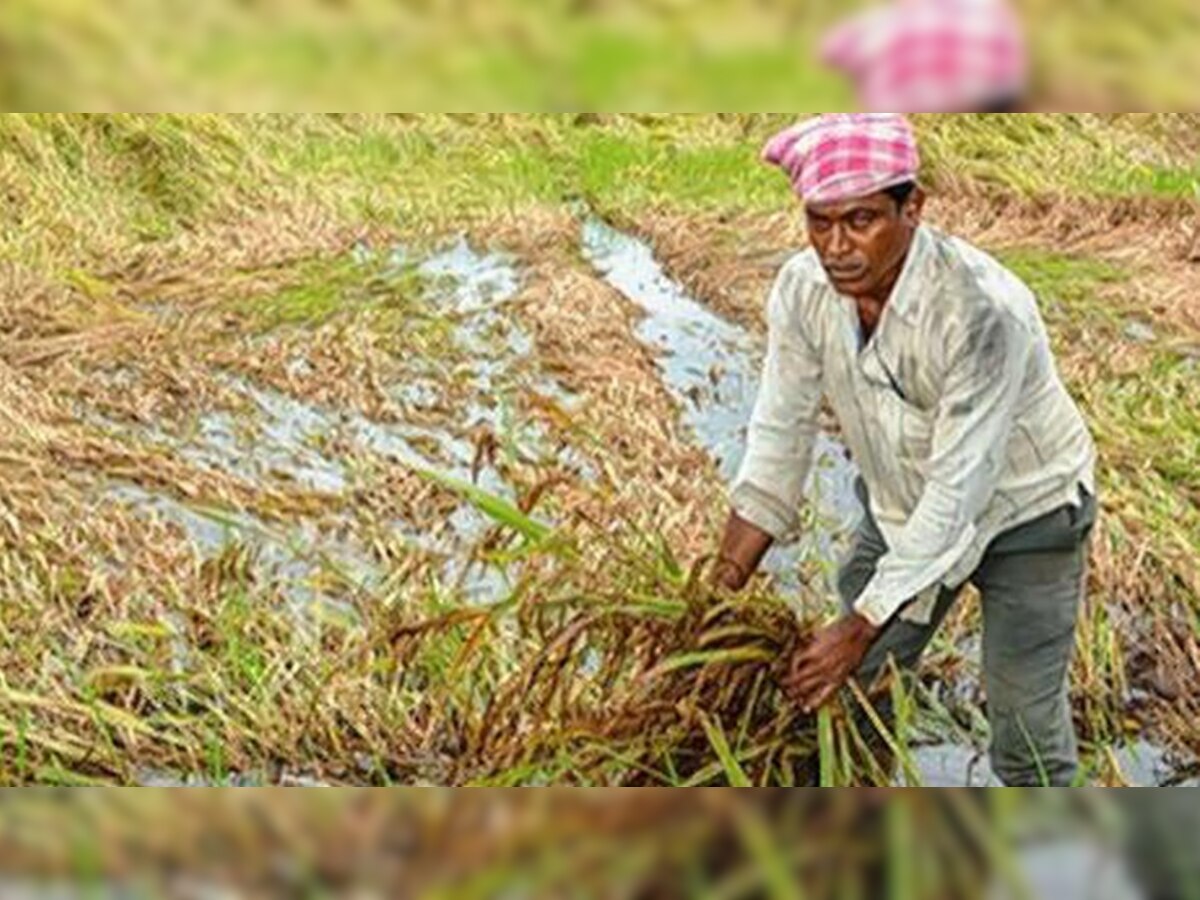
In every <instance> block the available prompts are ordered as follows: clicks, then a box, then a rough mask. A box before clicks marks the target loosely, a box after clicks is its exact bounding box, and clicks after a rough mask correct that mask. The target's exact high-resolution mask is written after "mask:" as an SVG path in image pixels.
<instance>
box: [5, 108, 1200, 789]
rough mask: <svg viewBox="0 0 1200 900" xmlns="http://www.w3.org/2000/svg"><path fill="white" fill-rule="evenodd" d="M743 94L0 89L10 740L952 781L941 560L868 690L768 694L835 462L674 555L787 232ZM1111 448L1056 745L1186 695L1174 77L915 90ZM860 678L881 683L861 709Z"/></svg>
mask: <svg viewBox="0 0 1200 900" xmlns="http://www.w3.org/2000/svg"><path fill="white" fill-rule="evenodd" d="M782 121H784V117H780V116H775V115H761V116H760V115H732V114H728V115H719V116H683V115H655V116H637V115H604V116H549V115H538V116H515V115H513V116H509V115H486V116H408V115H406V116H368V115H346V116H328V117H327V116H249V117H236V116H230V117H223V116H212V115H204V116H133V115H113V116H104V117H83V116H60V115H40V116H16V115H8V116H5V117H3V118H2V119H0V138H2V140H0V172H3V174H4V176H5V178H4V181H5V184H6V185H7V186H8V188H7V193H6V195H5V202H6V204H7V208H8V212H9V214H8V215H7V216H5V217H4V219H3V222H2V223H0V261H2V263H0V265H2V271H3V281H2V282H0V284H3V291H4V301H3V305H0V328H2V329H3V333H4V335H5V340H4V341H3V350H2V352H0V360H2V362H0V417H2V418H3V420H4V428H3V429H0V484H2V485H3V488H2V490H0V534H2V535H3V541H2V543H0V584H2V585H3V591H2V594H0V596H3V601H2V602H3V604H4V607H3V610H4V611H3V615H2V616H0V622H2V624H3V628H2V629H0V740H2V741H3V743H4V750H5V752H4V753H3V754H0V782H3V783H5V784H13V785H17V784H155V785H158V784H220V785H226V784H270V785H274V784H302V785H307V784H330V785H445V786H460V785H483V786H522V785H570V786H580V785H588V786H593V785H594V786H610V785H638V786H661V787H667V786H680V785H746V786H776V785H792V784H822V785H831V786H832V785H877V786H888V785H894V784H927V785H932V784H938V785H942V784H945V785H968V784H986V783H989V779H990V777H991V776H990V774H989V772H988V770H987V766H986V754H985V753H984V748H985V746H986V734H985V730H984V725H983V721H984V720H983V715H982V711H981V710H982V704H983V702H984V700H985V698H983V697H982V696H981V694H980V688H979V679H978V674H979V672H978V668H979V665H978V625H979V623H978V615H977V610H976V609H975V607H974V604H973V603H972V602H970V601H969V600H968V602H965V603H962V604H961V605H960V607H959V609H958V610H957V612H956V613H955V614H954V616H953V617H952V619H951V620H950V621H949V622H948V623H947V625H946V627H945V628H944V629H943V631H942V633H941V635H940V636H939V638H938V640H937V642H936V643H935V645H934V647H933V648H932V650H931V653H930V654H929V656H928V657H927V659H926V662H925V665H924V666H923V667H922V669H921V670H920V672H919V673H917V675H916V676H915V677H907V678H896V679H893V680H892V681H891V682H890V683H889V684H888V685H886V686H884V688H883V689H885V690H888V691H890V692H891V693H892V695H893V697H894V699H895V700H896V701H897V708H898V711H899V716H898V720H897V722H896V724H895V726H894V728H885V729H883V730H884V731H885V732H886V734H885V741H886V743H887V744H888V746H889V748H890V749H891V751H892V755H893V756H894V767H888V766H887V765H886V764H884V763H882V762H881V761H876V760H874V759H873V758H871V757H870V755H869V754H866V753H865V752H864V744H865V743H866V736H864V735H862V734H860V733H858V732H857V730H856V728H855V726H854V724H853V723H854V722H855V719H854V718H853V717H851V716H850V715H848V713H850V712H852V711H853V710H854V709H855V707H856V706H857V705H860V704H862V703H864V702H865V701H866V698H865V697H863V696H861V695H860V696H854V695H849V696H847V698H846V700H845V704H844V706H843V707H841V708H837V709H833V710H831V711H830V712H828V713H824V714H822V715H821V716H820V717H819V718H815V719H809V718H806V717H803V716H800V715H799V714H798V713H797V712H796V711H794V710H792V709H791V708H790V707H789V706H788V705H787V704H786V703H784V702H782V700H781V698H780V695H779V692H778V690H777V688H776V678H777V675H778V672H779V666H780V665H781V662H780V660H781V659H782V658H783V656H784V655H785V654H786V651H787V649H788V647H789V646H790V645H791V644H792V642H794V641H797V640H799V639H801V636H802V634H803V631H804V629H805V628H808V627H811V626H812V625H813V624H815V623H817V622H818V621H820V620H822V619H824V618H825V617H826V616H827V615H829V614H830V612H831V611H832V610H833V609H834V606H833V600H832V592H831V589H830V584H829V578H830V576H831V574H832V572H833V570H834V565H835V560H836V557H837V555H838V552H839V550H840V548H842V547H843V545H844V542H845V540H846V538H847V536H848V534H849V533H850V531H851V529H852V528H853V524H854V521H855V517H856V514H857V510H856V508H855V502H856V501H855V499H854V497H853V495H852V492H851V491H850V490H849V485H850V483H851V481H852V478H853V470H852V468H851V467H850V465H849V464H848V463H847V461H846V459H845V457H844V456H843V455H842V453H841V452H840V445H839V444H838V439H837V433H836V430H835V429H834V428H832V425H831V427H830V428H829V429H828V430H827V432H826V434H824V435H823V437H822V442H821V446H820V461H819V464H818V466H817V469H816V472H815V473H814V477H813V478H812V480H811V483H810V485H809V490H808V494H809V498H810V500H811V503H810V504H809V506H808V510H807V513H806V515H807V517H808V524H809V528H808V529H807V531H806V537H805V539H804V540H802V541H801V542H800V544H799V545H797V546H794V547H788V548H780V549H778V550H776V551H773V554H772V556H771V557H770V558H769V560H768V564H767V566H766V568H765V571H764V572H763V574H762V575H761V577H759V578H758V579H756V581H755V582H754V584H753V585H752V588H751V590H750V591H749V592H748V593H747V594H746V595H745V596H741V597H737V598H733V597H726V596H720V595H714V594H713V593H712V592H711V591H709V590H708V589H707V588H705V587H704V581H703V572H704V570H705V565H706V562H707V557H708V555H709V554H710V553H711V552H712V550H713V546H714V542H715V541H716V539H717V537H718V534H719V527H720V524H721V522H722V520H723V517H724V514H725V511H726V509H725V505H724V494H723V491H724V485H725V482H726V480H727V479H728V478H729V476H730V475H731V473H732V472H733V471H734V469H735V467H736V464H737V460H738V457H739V454H740V452H741V437H742V429H743V428H744V425H745V419H746V416H747V414H748V409H749V404H751V403H752V402H753V398H754V388H755V381H756V377H757V366H758V359H759V355H760V353H761V350H762V346H763V341H764V337H765V331H764V323H763V318H762V309H763V303H764V298H765V291H766V286H767V285H768V284H769V282H770V279H771V278H772V277H773V275H774V272H775V270H776V269H777V268H778V266H779V265H780V264H781V263H782V261H783V259H785V258H786V257H787V255H789V254H790V253H791V252H794V250H795V249H796V248H798V247H799V246H802V244H803V242H804V235H803V233H802V228H801V223H800V220H799V218H798V217H797V216H796V214H795V210H794V208H793V206H792V201H791V200H790V198H789V197H788V195H787V191H786V186H785V185H783V184H781V183H779V180H778V179H777V178H776V177H775V173H771V172H768V171H765V170H764V169H761V168H760V167H759V166H758V165H757V163H756V162H755V156H756V152H757V148H758V146H759V144H760V141H761V139H762V137H764V136H765V135H766V134H767V133H769V131H770V130H771V129H772V128H773V127H776V126H777V125H779V124H780V123H781V122H782ZM918 125H919V128H920V129H921V132H922V137H923V139H924V141H925V146H926V148H927V157H928V161H929V163H928V165H929V171H928V181H929V183H930V186H931V189H932V190H933V192H934V194H935V201H934V203H933V205H932V211H931V217H932V219H933V220H934V221H935V222H936V223H937V224H939V225H941V226H943V227H946V228H949V229H952V230H954V231H955V232H957V233H960V234H962V235H964V236H965V237H967V238H969V239H971V240H974V241H976V242H978V243H979V244H980V245H982V246H983V247H985V248H986V249H988V250H991V251H993V252H996V253H997V254H999V255H1000V256H1001V257H1002V258H1003V259H1004V260H1005V261H1006V262H1008V263H1009V264H1010V265H1011V266H1012V267H1013V268H1014V270H1015V271H1017V272H1018V273H1019V274H1021V275H1022V276H1023V277H1025V278H1026V279H1027V280H1028V281H1029V283H1030V284H1031V285H1032V286H1033V287H1034V288H1035V289H1036V290H1037V292H1038V294H1039V298H1040V301H1041V303H1042V309H1043V313H1044V315H1045V316H1046V319H1047V322H1048V324H1049V326H1050V328H1051V331H1052V334H1053V339H1054V341H1055V344H1056V349H1057V351H1058V354H1059V361H1060V365H1061V366H1062V369H1063V372H1064V375H1065V376H1066V377H1067V379H1068V382H1069V384H1070V387H1071V389H1072V392H1073V393H1074V394H1075V396H1076V397H1077V398H1078V399H1079V400H1080V402H1081V404H1082V405H1083V407H1084V409H1085V411H1086V412H1087V415H1088V417H1089V421H1090V422H1091V424H1092V427H1093V429H1094V431H1095V433H1096V435H1097V439H1098V441H1099V443H1100V446H1101V453H1102V458H1103V462H1102V486H1103V519H1102V523H1101V527H1100V528H1099V535H1098V539H1097V541H1096V545H1095V548H1094V553H1093V560H1092V567H1091V574H1090V580H1091V600H1090V603H1089V606H1088V608H1087V610H1086V614H1085V619H1084V622H1083V625H1082V627H1081V630H1080V637H1079V646H1078V654H1077V659H1076V663H1075V668H1074V672H1073V686H1074V690H1073V696H1074V697H1075V702H1076V714H1077V720H1078V724H1079V728H1080V732H1081V735H1082V737H1083V738H1084V741H1085V745H1086V747H1085V749H1086V761H1087V770H1086V772H1085V779H1086V780H1087V781H1089V782H1093V783H1098V784H1102V785H1112V786H1120V785H1126V784H1175V783H1187V782H1189V781H1190V780H1191V779H1192V778H1194V777H1196V775H1197V754H1198V753H1200V739H1198V738H1197V735H1196V731H1195V728H1194V724H1193V723H1194V721H1195V711H1196V703H1197V702H1198V698H1197V694H1196V691H1195V688H1194V684H1195V683H1196V674H1197V667H1198V666H1200V647H1198V645H1197V635H1196V626H1195V622H1196V614H1197V596H1198V588H1200V577H1198V570H1197V560H1198V559H1200V555H1198V554H1200V482H1198V481H1197V473H1198V472H1200V423H1198V422H1197V419H1196V417H1195V410H1196V409H1198V408H1200V403H1198V401H1200V396H1198V390H1200V389H1198V384H1200V380H1198V379H1197V377H1196V366H1197V365H1200V362H1198V360H1200V307H1197V306H1196V303H1195V297H1196V287H1197V286H1198V285H1200V282H1198V278H1200V275H1198V273H1200V269H1197V267H1196V262H1195V259H1196V254H1197V249H1196V247H1195V241H1196V237H1197V231H1196V228H1197V223H1196V219H1195V213H1194V185H1195V184H1196V179H1197V174H1196V173H1197V171H1200V169H1198V166H1200V157H1198V156H1197V148H1198V147H1200V143H1197V141H1196V135H1197V134H1198V133H1200V132H1197V131H1196V130H1195V129H1196V127H1197V122H1196V120H1195V117H1192V116H1181V115H1180V116H1168V115H1152V114H1128V115H1119V116H1100V115H1085V114H1071V115H1064V116H1053V117H1051V116H1020V117H1002V116H977V117H936V116H924V117H918ZM880 724H882V723H880Z"/></svg>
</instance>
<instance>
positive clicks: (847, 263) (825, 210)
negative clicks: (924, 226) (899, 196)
mask: <svg viewBox="0 0 1200 900" xmlns="http://www.w3.org/2000/svg"><path fill="white" fill-rule="evenodd" d="M923 204H924V197H923V195H922V194H921V191H920V189H918V190H916V191H914V192H913V194H912V196H910V197H909V198H908V200H907V201H905V203H904V205H903V206H901V205H899V204H898V203H897V202H896V201H895V199H894V198H892V197H891V196H889V195H888V194H886V193H883V192H880V193H878V194H872V195H871V196H869V197H861V198H856V199H854V200H843V201H839V202H836V203H810V204H808V205H807V206H806V207H805V215H806V216H807V219H808V235H809V239H810V240H811V241H812V243H813V246H814V247H815V248H816V250H817V255H818V256H819V257H820V258H821V264H822V265H823V266H824V267H825V271H826V273H828V275H829V280H830V281H831V282H833V286H834V288H835V289H836V290H837V292H838V293H840V294H844V295H846V296H848V297H871V296H876V295H877V294H878V293H880V292H881V291H882V290H883V289H884V288H885V287H886V286H888V285H889V284H890V283H891V282H892V281H894V279H895V276H896V274H897V272H898V270H899V269H900V267H901V266H902V265H903V263H904V258H905V255H906V254H907V252H908V247H909V244H910V243H911V241H912V237H913V233H914V231H915V230H916V228H917V226H918V225H919V224H920V222H921V209H922V206H923Z"/></svg>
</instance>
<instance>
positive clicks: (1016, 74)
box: [821, 0, 1029, 112]
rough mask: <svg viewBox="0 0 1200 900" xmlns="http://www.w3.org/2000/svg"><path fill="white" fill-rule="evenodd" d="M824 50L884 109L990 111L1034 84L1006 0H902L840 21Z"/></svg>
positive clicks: (862, 98)
mask: <svg viewBox="0 0 1200 900" xmlns="http://www.w3.org/2000/svg"><path fill="white" fill-rule="evenodd" d="M821 56H822V59H823V60H824V61H825V63H826V64H827V65H829V66H830V67H832V68H834V69H837V70H839V71H841V72H843V73H844V74H846V75H847V76H848V77H849V78H850V79H851V81H852V82H853V84H854V87H855V91H856V93H857V94H858V99H859V103H860V105H861V106H862V107H864V108H865V109H870V110H875V111H877V112H882V111H884V110H891V111H893V112H983V111H986V110H987V109H989V108H991V107H994V106H997V105H999V104H1000V103H1002V102H1008V101H1012V100H1016V99H1018V98H1020V97H1021V96H1022V95H1023V94H1024V93H1025V91H1026V89H1027V88H1028V76H1029V59H1028V54H1027V50H1026V44H1025V38H1024V34H1023V31H1022V28H1021V23H1020V21H1019V20H1018V19H1017V16H1016V13H1015V12H1014V11H1013V9H1012V8H1011V7H1010V6H1009V4H1008V2H1007V0H895V2H893V3H892V4H891V5H890V6H882V7H878V8H876V9H871V10H868V11H867V12H865V13H863V14H861V15H859V16H856V17H854V18H852V19H850V20H848V21H846V22H844V23H842V24H841V25H839V26H837V27H836V28H834V30H833V31H831V32H830V33H829V34H828V35H827V36H826V38H825V39H824V42H823V44H822V47H821Z"/></svg>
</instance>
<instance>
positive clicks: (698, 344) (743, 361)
mask: <svg viewBox="0 0 1200 900" xmlns="http://www.w3.org/2000/svg"><path fill="white" fill-rule="evenodd" d="M582 240H583V251H584V255H585V257H586V258H587V259H588V260H589V261H590V262H591V263H592V265H594V266H595V267H596V269H597V270H598V271H599V272H600V273H601V275H603V277H604V278H605V280H606V281H608V283H609V284H611V285H612V286H613V287H615V288H616V289H617V290H618V291H620V292H621V293H622V294H623V295H624V296H625V297H626V298H628V299H629V300H631V301H633V302H634V303H636V304H637V305H638V306H639V307H640V308H641V309H642V311H643V312H644V313H645V317H644V318H643V319H642V321H641V322H640V323H639V325H638V328H637V333H638V337H639V338H640V339H641V340H643V341H644V342H645V343H646V344H648V345H649V346H650V347H652V348H654V349H655V350H656V351H658V353H657V357H656V362H657V365H658V369H659V374H660V375H661V377H662V380H663V384H664V385H665V386H666V387H667V389H668V390H669V391H670V392H671V394H672V395H673V396H674V397H675V399H676V401H678V403H679V404H680V407H681V409H682V410H683V419H684V422H685V424H686V425H687V426H688V428H689V429H690V431H691V433H692V435H693V436H694V438H695V440H696V441H697V442H698V443H699V444H700V446H702V447H704V448H705V449H706V450H707V451H708V452H709V454H710V455H711V456H712V458H713V461H714V462H715V463H716V465H717V468H718V470H719V472H720V474H721V477H722V478H723V479H724V480H725V482H726V483H729V482H730V481H732V479H733V478H734V477H735V476H736V474H737V471H738V467H739V466H740V464H741V461H742V456H743V453H744V449H745V440H746V426H747V423H748V422H749V420H750V415H751V412H752V411H753V409H754V401H755V398H756V396H757V392H758V382H759V366H760V360H761V359H762V356H763V352H764V349H765V348H764V345H763V341H762V340H761V339H760V338H758V337H757V336H755V335H754V334H752V333H750V332H749V331H747V330H746V329H744V328H742V327H740V326H738V325H736V324H734V323H732V322H729V321H727V320H726V319H723V318H722V317H720V316H718V315H716V314H715V313H713V312H712V311H711V310H709V309H707V308H706V307H704V306H703V305H701V304H700V303H698V302H696V301H695V300H694V299H692V298H691V297H690V296H689V295H688V293H687V291H686V290H685V289H684V288H683V287H682V286H681V285H680V284H678V283H677V282H675V281H674V280H672V279H671V278H670V277H668V276H667V275H666V273H665V272H664V271H663V269H662V266H661V265H660V264H659V263H658V261H657V260H656V259H655V257H654V253H653V251H652V250H651V249H650V247H649V246H648V245H647V244H646V243H645V242H643V241H641V240H639V239H638V238H636V237H633V236H631V235H629V234H625V233H623V232H621V231H619V230H618V229H616V228H613V227H612V226H611V225H609V224H607V223H606V222H604V221H602V220H600V219H598V218H594V217H591V218H587V219H586V220H585V221H584V224H583V235H582ZM856 475H857V470H856V469H855V467H854V465H853V464H852V463H851V462H850V461H849V459H848V456H847V454H846V451H845V448H844V447H843V446H842V445H841V444H840V443H838V442H837V441H836V440H835V439H834V438H833V437H831V436H829V435H825V434H822V435H820V437H819V438H818V441H817V446H816V454H815V460H814V466H813V471H812V474H811V475H810V477H809V481H808V485H807V487H806V489H805V493H806V496H807V499H808V500H809V504H810V508H811V510H812V511H813V512H814V513H815V515H816V521H815V523H814V527H812V528H808V529H805V537H804V538H803V539H802V540H801V542H800V544H799V545H798V546H795V547H786V548H776V549H774V550H772V552H771V556H770V558H769V559H768V561H767V563H766V565H767V568H768V570H770V571H771V572H772V573H774V574H775V575H776V576H778V577H779V579H780V581H781V582H782V584H783V586H785V587H793V586H795V583H796V577H797V571H798V569H799V567H800V566H801V565H802V564H804V563H810V562H815V563H819V564H821V566H822V567H823V568H824V569H825V570H826V571H827V572H832V569H833V567H832V561H833V560H834V559H836V558H837V557H838V555H839V554H840V551H841V550H842V548H843V547H844V545H845V543H846V541H847V540H848V538H849V536H850V535H852V534H853V531H854V528H855V526H856V525H857V523H858V521H859V518H860V517H861V515H862V508H861V504H860V503H859V501H858V498H857V497H856V496H855V493H854V479H855V477H856Z"/></svg>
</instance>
